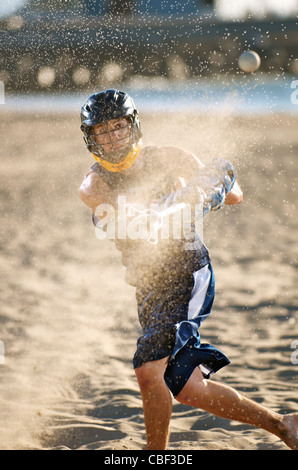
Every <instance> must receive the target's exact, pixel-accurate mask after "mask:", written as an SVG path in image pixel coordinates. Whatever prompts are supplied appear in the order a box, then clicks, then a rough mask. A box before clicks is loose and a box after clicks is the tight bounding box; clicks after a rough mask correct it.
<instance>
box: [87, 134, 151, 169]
mask: <svg viewBox="0 0 298 470" xmlns="http://www.w3.org/2000/svg"><path fill="white" fill-rule="evenodd" d="M141 148H142V140H141V139H140V140H139V141H138V142H137V143H135V144H133V146H132V148H131V150H130V152H129V153H128V154H127V156H126V157H125V159H124V160H122V161H121V162H119V163H111V162H109V161H107V160H104V159H103V158H101V157H98V156H97V155H95V154H94V153H93V154H92V155H93V157H94V158H95V160H96V161H97V162H98V163H99V164H100V165H101V166H102V167H103V168H104V169H105V170H108V171H112V172H113V173H116V172H118V171H124V170H127V169H128V168H130V167H131V165H132V164H133V163H134V162H135V161H136V159H137V157H138V155H139V153H140V151H141Z"/></svg>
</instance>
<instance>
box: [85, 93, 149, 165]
mask: <svg viewBox="0 0 298 470" xmlns="http://www.w3.org/2000/svg"><path fill="white" fill-rule="evenodd" d="M120 118H125V120H126V122H127V126H126V127H127V130H126V132H125V141H127V142H128V143H127V145H126V146H125V148H122V147H121V149H120V150H119V146H118V147H117V146H115V147H114V143H115V141H114V143H113V140H112V137H111V133H112V132H113V131H111V130H110V129H109V125H108V122H109V121H112V120H113V119H120ZM96 124H103V125H104V129H105V130H104V133H103V134H99V135H106V138H108V144H109V147H111V150H110V149H109V151H107V147H106V149H104V147H105V146H106V140H105V144H103V143H99V141H98V139H97V138H96V137H97V136H96V134H95V132H94V126H96ZM81 130H82V132H83V134H84V141H85V143H86V146H87V148H88V150H89V151H90V152H91V153H92V154H93V156H94V158H95V160H96V161H97V162H98V163H99V164H100V165H101V166H103V167H104V168H105V169H107V170H109V171H112V172H117V171H123V170H126V169H127V168H129V167H130V166H131V165H132V164H133V163H134V161H135V160H136V158H137V157H138V155H139V152H140V150H141V146H142V141H141V137H142V132H141V126H140V121H139V115H138V111H137V109H136V107H135V104H134V102H133V100H132V98H131V97H130V96H129V95H128V94H127V93H124V92H122V91H118V90H114V89H111V90H106V91H103V92H100V93H94V94H93V95H91V96H89V98H88V99H87V101H86V103H85V104H84V105H83V107H82V109H81ZM123 139H124V137H121V138H119V139H118V142H119V141H120V140H123ZM117 148H118V149H117Z"/></svg>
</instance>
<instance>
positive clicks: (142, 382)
mask: <svg viewBox="0 0 298 470" xmlns="http://www.w3.org/2000/svg"><path fill="white" fill-rule="evenodd" d="M166 366H167V359H166V360H165V359H162V360H160V361H152V362H146V363H145V364H143V365H142V366H140V367H138V368H136V369H135V374H136V377H137V379H138V383H139V387H140V389H141V390H145V389H149V388H152V387H156V386H158V385H162V386H164V385H165V381H164V372H165V369H166Z"/></svg>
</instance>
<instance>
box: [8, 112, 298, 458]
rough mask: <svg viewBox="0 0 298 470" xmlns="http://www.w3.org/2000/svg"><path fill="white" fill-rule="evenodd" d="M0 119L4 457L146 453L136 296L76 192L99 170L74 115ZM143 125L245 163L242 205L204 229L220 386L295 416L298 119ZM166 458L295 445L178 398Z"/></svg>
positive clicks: (164, 139) (239, 165)
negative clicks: (11, 453)
mask: <svg viewBox="0 0 298 470" xmlns="http://www.w3.org/2000/svg"><path fill="white" fill-rule="evenodd" d="M0 118H1V134H2V138H1V147H2V148H1V202H2V204H1V263H0V270H1V285H0V287H1V312H0V315H1V330H0V331H1V333H0V340H1V341H2V344H4V347H5V355H4V358H3V357H2V361H1V362H2V363H1V364H0V378H1V379H0V380H1V383H0V397H1V398H0V417H1V418H0V448H1V449H14V450H15V449H34V450H37V449H86V450H91V449H92V450H94V449H98V450H103V449H109V450H117V449H118V450H141V449H144V447H145V433H144V424H143V417H142V403H141V398H140V394H139V391H138V386H137V383H136V378H135V375H134V372H133V368H132V362H131V360H132V356H133V354H134V351H135V344H136V340H137V338H138V335H139V333H140V328H139V325H138V320H137V313H136V302H135V297H134V288H133V287H131V286H128V285H127V284H125V281H124V271H123V268H122V267H121V262H120V254H119V253H118V252H117V251H116V249H115V247H114V245H113V243H112V242H111V241H109V240H104V241H99V240H98V239H97V238H96V236H95V232H94V228H93V226H92V224H91V220H90V213H89V210H88V209H87V208H86V207H85V206H84V205H83V204H82V203H81V201H80V200H79V198H78V196H77V189H78V186H79V185H80V182H81V180H82V178H83V174H84V172H85V171H86V170H87V169H88V168H89V167H90V166H91V165H92V164H93V163H94V161H93V159H92V156H91V155H90V154H89V153H88V152H87V150H86V149H85V148H84V144H83V140H82V135H81V133H80V131H79V116H78V115H74V114H71V113H68V114H67V113H66V114H58V115H52V114H46V113H43V114H40V115H38V114H34V113H31V114H30V113H23V114H21V113H17V114H16V115H15V116H13V115H12V114H9V113H7V112H6V111H5V112H4V111H3V110H2V112H1V114H0ZM141 119H142V122H143V131H144V135H145V137H144V144H145V145H147V144H150V145H151V144H158V143H162V144H170V143H174V144H177V145H180V146H182V147H185V148H187V149H189V150H191V151H193V152H196V153H197V154H198V155H200V156H201V158H202V159H203V161H205V160H208V159H209V158H210V157H213V156H223V157H228V158H230V159H231V160H232V161H233V163H234V164H235V166H236V169H237V174H238V180H239V183H240V185H241V187H242V189H243V192H244V201H243V203H242V204H241V205H240V206H238V207H233V208H231V207H225V208H224V209H223V210H222V211H221V212H218V213H212V214H210V215H208V216H207V218H206V219H205V222H206V224H205V228H204V241H205V243H206V244H207V246H208V247H209V250H210V253H211V256H212V261H213V267H214V270H215V274H216V279H217V291H216V301H215V305H214V309H213V313H212V315H211V317H210V318H209V319H208V320H207V321H206V322H205V323H204V324H203V325H202V328H201V336H202V340H203V342H210V343H212V344H214V345H216V346H218V347H219V348H220V349H221V350H222V351H223V352H225V353H226V354H227V355H228V357H229V358H230V360H231V365H230V366H229V367H226V368H224V369H223V370H222V371H220V372H219V373H218V374H216V376H215V377H214V379H212V380H217V381H221V382H223V383H226V384H229V385H232V386H233V387H236V389H237V390H239V391H241V392H243V393H244V394H245V395H246V396H248V397H250V398H252V399H255V400H257V401H258V402H260V403H262V404H264V405H265V406H268V407H270V408H271V409H273V410H275V411H280V412H282V413H285V412H293V411H297V410H298V398H297V397H298V382H297V375H298V365H297V364H295V363H293V362H294V361H293V360H291V359H293V356H292V355H293V354H294V352H295V351H294V349H293V348H291V345H292V343H293V341H297V340H298V328H297V322H298V313H297V301H298V294H297V266H298V259H297V255H298V247H297V241H296V236H297V224H298V221H297V212H296V210H297V202H298V194H297V188H296V185H297V177H298V163H297V153H298V134H297V127H298V116H297V115H296V117H295V116H291V115H274V114H272V115H267V116H260V115H259V116H252V115H251V116H247V117H243V116H242V117H237V116H235V115H229V113H226V114H218V115H206V116H187V115H185V116H180V117H179V120H177V116H176V121H175V123H174V121H173V116H167V115H165V116H163V117H162V119H160V120H157V119H156V116H154V115H142V114H141ZM296 357H297V356H296ZM3 362H4V363H3ZM169 449H172V450H181V449H183V450H221V449H226V450H263V449H273V450H286V449H287V447H286V446H285V445H284V444H283V443H282V442H280V441H279V440H278V438H276V437H275V436H272V435H270V434H268V433H266V432H265V431H262V430H259V429H255V428H252V427H249V426H246V425H243V424H239V423H236V422H230V421H227V420H224V419H221V418H217V417H214V416H212V415H209V414H208V413H206V412H203V411H201V410H195V409H193V408H190V407H187V406H184V405H181V404H178V403H177V402H173V418H172V422H171V437H170V443H169Z"/></svg>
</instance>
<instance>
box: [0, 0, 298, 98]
mask: <svg viewBox="0 0 298 470" xmlns="http://www.w3.org/2000/svg"><path fill="white" fill-rule="evenodd" d="M297 13H298V0H263V1H262V2H258V1H257V0H239V1H237V0H185V1H183V2H182V1H178V0H172V1H169V0H163V1H160V0H63V1H62V0H10V1H9V2H8V1H5V2H1V5H0V37H1V40H0V80H1V81H2V82H3V83H4V86H5V91H6V93H12V92H21V93H28V92H43V93H45V92H51V93H53V92H57V91H59V92H85V91H86V93H87V94H88V92H89V91H93V90H94V89H98V88H109V87H112V86H115V87H116V86H118V87H120V86H121V87H124V86H126V88H127V87H129V86H133V87H134V88H138V87H139V88H140V87H142V86H145V87H147V88H148V86H152V84H154V86H155V88H156V87H157V88H159V89H160V88H161V87H168V83H169V81H170V82H171V83H176V85H177V84H181V83H182V82H183V84H184V85H185V84H187V83H190V81H192V82H194V80H195V81H198V80H205V83H210V80H212V81H213V83H215V81H218V80H219V78H218V77H220V81H221V82H222V80H223V78H227V79H231V77H233V78H240V79H241V78H243V76H244V74H243V72H241V71H240V70H239V68H238V65H237V59H238V57H239V55H240V53H241V52H242V51H244V50H247V49H252V50H255V51H256V52H258V53H259V55H260V57H261V60H262V63H261V67H260V69H259V71H258V72H257V75H258V77H260V76H262V78H263V79H266V80H268V78H271V79H273V80H280V79H282V78H285V77H290V78H291V80H293V79H294V78H295V76H296V75H298V19H297ZM255 75H256V74H255ZM196 83H197V82H196ZM288 96H289V93H288Z"/></svg>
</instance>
